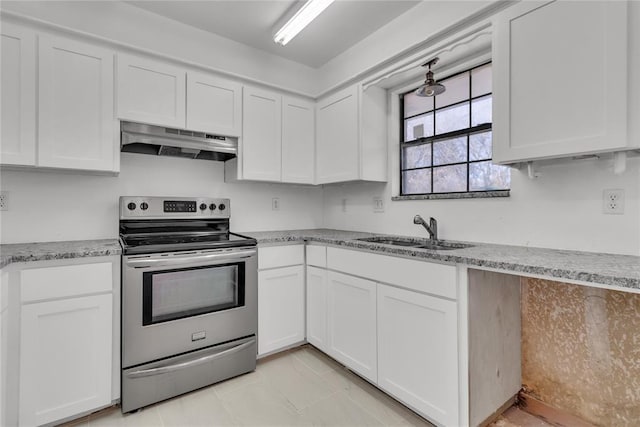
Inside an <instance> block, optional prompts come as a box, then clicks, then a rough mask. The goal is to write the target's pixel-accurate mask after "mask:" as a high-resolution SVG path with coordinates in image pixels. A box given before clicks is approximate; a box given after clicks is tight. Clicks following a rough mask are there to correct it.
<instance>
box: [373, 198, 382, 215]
mask: <svg viewBox="0 0 640 427" xmlns="http://www.w3.org/2000/svg"><path fill="white" fill-rule="evenodd" d="M373 212H376V213H379V212H384V200H383V199H382V197H374V198H373Z"/></svg>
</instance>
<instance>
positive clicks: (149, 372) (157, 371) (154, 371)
mask: <svg viewBox="0 0 640 427" xmlns="http://www.w3.org/2000/svg"><path fill="white" fill-rule="evenodd" d="M255 343H256V340H255V338H252V339H251V340H250V341H247V342H245V343H242V344H239V345H236V346H234V347H231V348H227V349H225V350H219V351H217V352H216V353H214V354H210V355H207V356H203V357H199V358H197V359H194V360H189V361H187V362H182V363H176V364H175V365H168V366H160V367H158V368H150V369H142V370H140V371H133V372H129V373H127V374H126V375H127V378H142V377H150V376H153V375H162V374H167V373H169V372H174V371H179V370H181V369H187V368H190V367H193V366H197V365H202V364H203V363H207V362H211V361H212V360H215V359H218V358H221V357H224V356H228V355H230V354H233V353H237V352H239V351H241V350H244V349H245V348H247V347H251V346H252V345H255Z"/></svg>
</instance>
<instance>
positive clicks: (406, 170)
mask: <svg viewBox="0 0 640 427" xmlns="http://www.w3.org/2000/svg"><path fill="white" fill-rule="evenodd" d="M439 83H442V84H443V85H445V87H446V90H445V92H444V93H442V94H440V95H437V96H435V97H419V96H417V95H415V94H414V93H413V92H414V90H415V88H414V89H413V90H411V91H410V92H407V93H404V94H402V95H400V105H401V107H402V108H401V115H402V117H401V120H402V122H403V123H402V129H403V130H402V141H401V143H400V173H401V181H400V182H401V184H400V194H401V195H403V196H408V195H431V194H445V195H446V194H451V193H477V194H476V195H478V196H482V195H483V193H489V192H500V193H508V190H509V188H510V184H511V172H510V169H509V168H508V167H506V166H499V165H494V164H493V163H491V154H492V152H491V151H492V144H491V63H488V64H483V65H480V66H477V67H475V68H472V69H470V70H467V71H464V72H462V73H458V74H455V75H453V76H450V77H448V78H446V79H442V80H439ZM487 195H488V194H487Z"/></svg>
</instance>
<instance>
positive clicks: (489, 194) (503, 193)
mask: <svg viewBox="0 0 640 427" xmlns="http://www.w3.org/2000/svg"><path fill="white" fill-rule="evenodd" d="M510 191H511V190H498V191H476V192H470V193H440V194H415V195H407V196H393V197H392V198H391V200H393V201H394V202H397V201H401V200H440V199H488V198H494V197H509V196H510Z"/></svg>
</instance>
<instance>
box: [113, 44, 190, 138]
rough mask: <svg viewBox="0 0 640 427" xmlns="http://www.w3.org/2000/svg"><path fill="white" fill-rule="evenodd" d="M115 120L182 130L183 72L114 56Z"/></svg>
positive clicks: (147, 60) (184, 74) (184, 100)
mask: <svg viewBox="0 0 640 427" xmlns="http://www.w3.org/2000/svg"><path fill="white" fill-rule="evenodd" d="M117 79H118V93H117V96H118V111H117V115H118V118H119V119H122V120H131V121H134V122H142V123H149V124H153V125H158V126H167V127H174V128H184V127H185V113H186V111H185V110H186V94H185V90H186V88H185V85H186V83H185V80H186V71H185V70H184V69H183V68H179V67H174V66H172V65H169V64H166V63H162V62H158V61H152V60H150V59H146V58H140V57H137V56H131V55H124V54H118V75H117Z"/></svg>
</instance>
